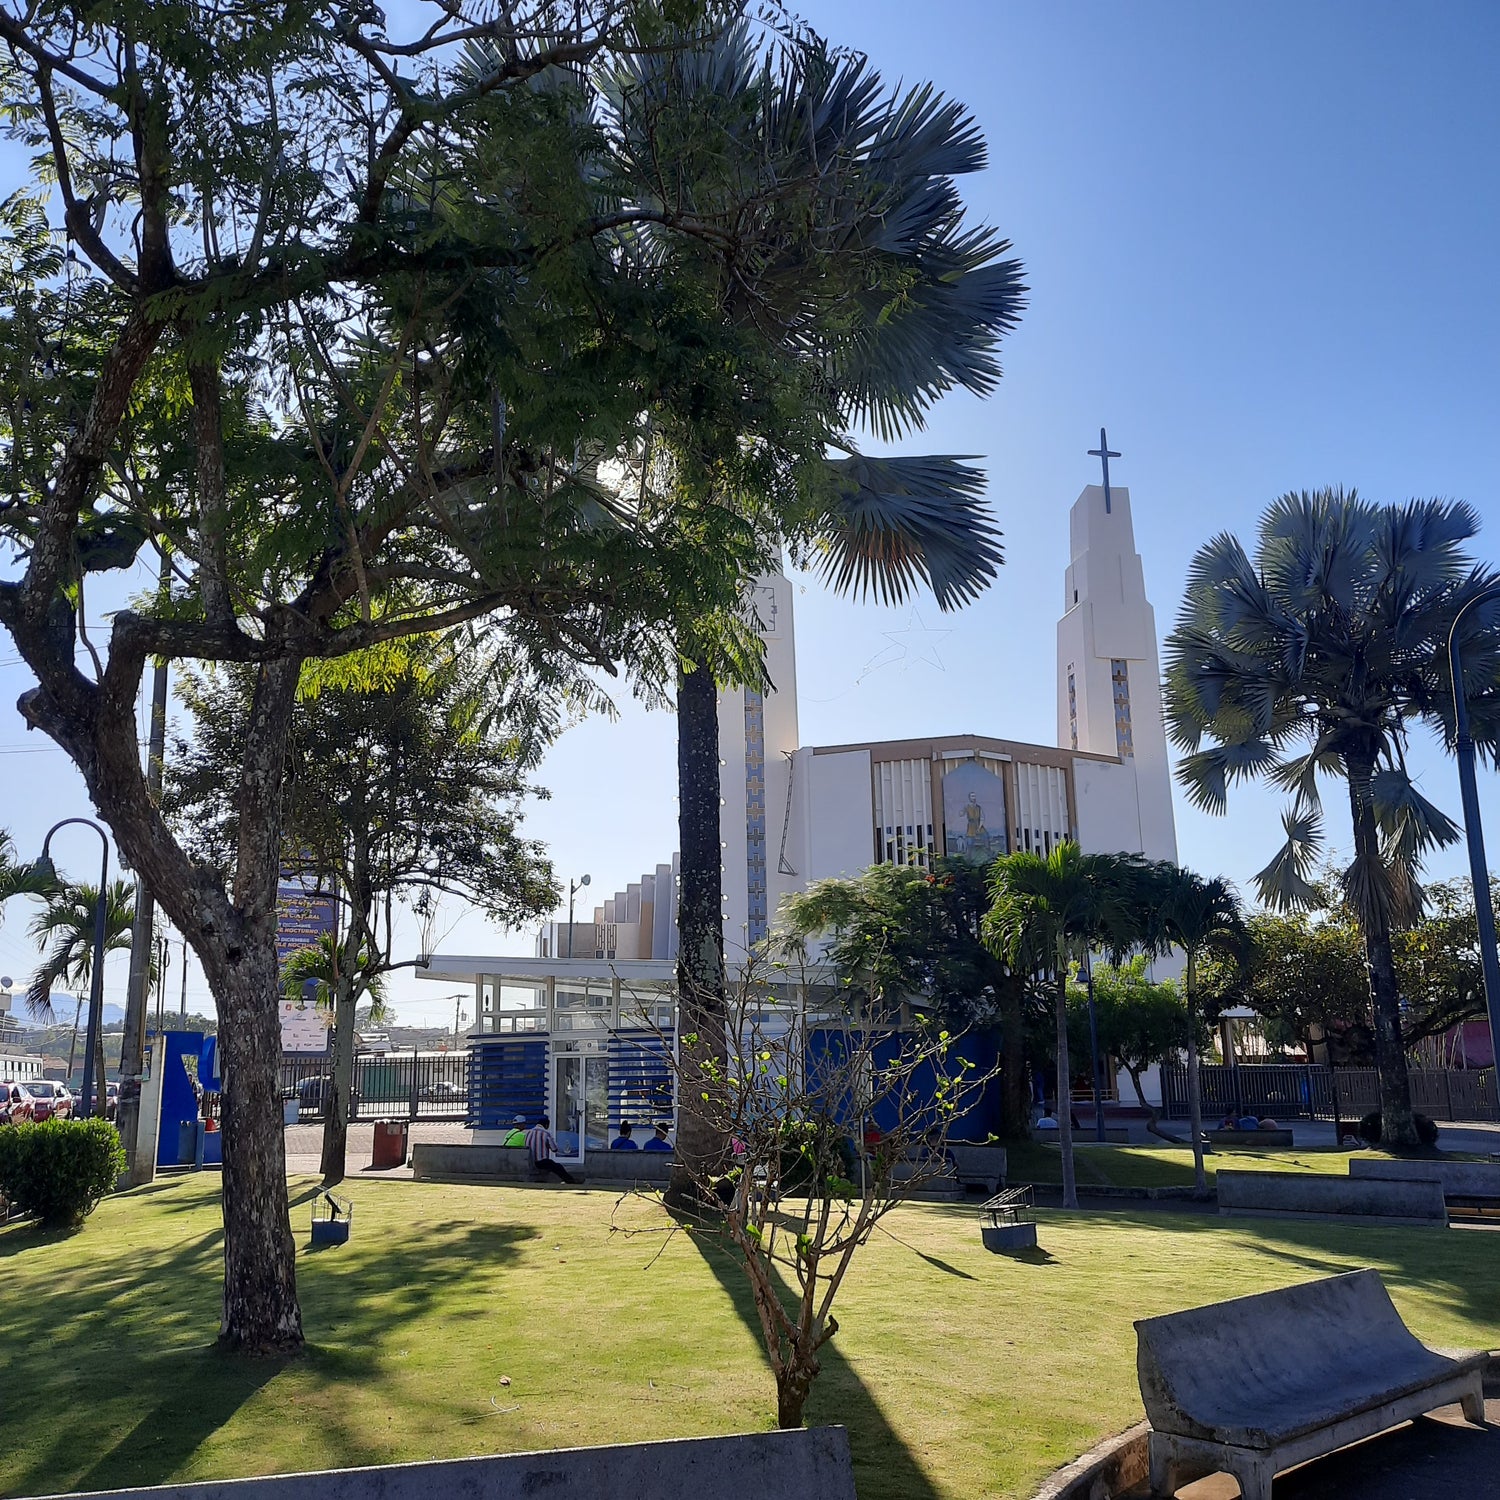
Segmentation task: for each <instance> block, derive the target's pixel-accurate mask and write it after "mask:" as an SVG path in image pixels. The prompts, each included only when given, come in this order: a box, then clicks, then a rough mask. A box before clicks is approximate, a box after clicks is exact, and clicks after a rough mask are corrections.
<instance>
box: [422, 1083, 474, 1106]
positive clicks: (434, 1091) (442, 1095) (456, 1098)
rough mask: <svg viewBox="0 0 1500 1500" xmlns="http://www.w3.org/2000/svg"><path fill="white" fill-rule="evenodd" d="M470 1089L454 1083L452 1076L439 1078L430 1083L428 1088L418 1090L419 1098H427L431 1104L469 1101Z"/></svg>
mask: <svg viewBox="0 0 1500 1500" xmlns="http://www.w3.org/2000/svg"><path fill="white" fill-rule="evenodd" d="M468 1097H469V1093H468V1090H467V1089H465V1088H463V1087H462V1086H461V1085H459V1084H456V1083H454V1081H453V1080H452V1079H451V1078H439V1079H438V1080H437V1081H436V1082H435V1083H429V1084H428V1085H427V1087H426V1088H424V1089H419V1090H418V1091H417V1098H418V1099H425V1100H427V1102H428V1103H429V1104H463V1103H466V1102H467V1101H468Z"/></svg>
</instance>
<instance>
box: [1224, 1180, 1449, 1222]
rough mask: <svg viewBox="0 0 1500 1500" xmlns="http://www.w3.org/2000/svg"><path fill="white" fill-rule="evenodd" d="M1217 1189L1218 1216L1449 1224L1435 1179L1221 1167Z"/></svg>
mask: <svg viewBox="0 0 1500 1500" xmlns="http://www.w3.org/2000/svg"><path fill="white" fill-rule="evenodd" d="M1218 1190H1219V1212H1220V1213H1221V1214H1225V1215H1235V1214H1245V1215H1261V1216H1264V1217H1271V1218H1283V1219H1341V1220H1347V1221H1350V1222H1360V1223H1367V1224H1368V1223H1380V1224H1423V1225H1431V1226H1434V1227H1436V1228H1439V1229H1446V1228H1447V1226H1448V1210H1447V1207H1446V1205H1445V1204H1444V1202H1443V1189H1442V1186H1441V1184H1439V1183H1436V1182H1430V1181H1429V1182H1404V1181H1385V1180H1383V1179H1380V1178H1373V1177H1334V1176H1332V1175H1328V1174H1324V1173H1321V1172H1240V1171H1232V1170H1228V1169H1225V1168H1220V1170H1219V1173H1218Z"/></svg>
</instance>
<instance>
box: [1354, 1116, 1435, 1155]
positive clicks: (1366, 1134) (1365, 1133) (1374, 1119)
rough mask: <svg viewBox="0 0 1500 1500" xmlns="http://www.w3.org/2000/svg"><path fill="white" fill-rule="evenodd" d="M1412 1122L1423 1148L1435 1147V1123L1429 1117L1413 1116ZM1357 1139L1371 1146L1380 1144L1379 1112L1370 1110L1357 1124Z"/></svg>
mask: <svg viewBox="0 0 1500 1500" xmlns="http://www.w3.org/2000/svg"><path fill="white" fill-rule="evenodd" d="M1412 1121H1413V1123H1414V1124H1415V1125H1416V1127H1417V1139H1418V1140H1419V1141H1420V1142H1421V1143H1422V1144H1423V1145H1424V1146H1436V1145H1437V1141H1438V1128H1437V1121H1436V1120H1434V1119H1433V1118H1432V1117H1431V1116H1430V1115H1419V1114H1413V1115H1412ZM1359 1138H1360V1139H1361V1140H1362V1141H1368V1142H1369V1143H1370V1145H1372V1146H1378V1145H1379V1144H1380V1111H1379V1110H1378V1109H1372V1110H1371V1111H1370V1113H1369V1114H1367V1115H1366V1116H1365V1117H1364V1119H1362V1120H1361V1121H1360V1122H1359Z"/></svg>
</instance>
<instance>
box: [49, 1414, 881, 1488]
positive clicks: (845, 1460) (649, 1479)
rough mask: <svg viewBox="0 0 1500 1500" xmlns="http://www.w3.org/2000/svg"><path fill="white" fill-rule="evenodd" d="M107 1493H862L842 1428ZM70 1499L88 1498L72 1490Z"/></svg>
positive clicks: (282, 1475) (201, 1481) (846, 1437)
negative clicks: (857, 1487)
mask: <svg viewBox="0 0 1500 1500" xmlns="http://www.w3.org/2000/svg"><path fill="white" fill-rule="evenodd" d="M93 1493H94V1494H95V1495H98V1496H109V1497H110V1500H432V1497H433V1496H434V1495H442V1496H445V1497H448V1500H528V1497H536V1496H539V1495H544V1496H556V1497H557V1500H573V1497H575V1496H588V1500H730V1497H731V1496H739V1495H755V1496H757V1497H758V1500H809V1497H813V1496H816V1497H817V1500H855V1497H854V1470H853V1467H852V1466H851V1464H850V1461H849V1436H848V1434H847V1433H846V1432H845V1431H844V1429H843V1428H842V1427H813V1428H807V1429H804V1430H803V1431H800V1432H751V1433H746V1434H744V1435H743V1436H736V1437H708V1438H683V1439H678V1440H676V1441H673V1442H663V1443H617V1444H614V1445H611V1446H609V1447H600V1448H558V1449H551V1450H544V1451H543V1452H540V1453H512V1454H503V1455H500V1456H498V1457H494V1458H458V1459H450V1460H447V1461H446V1462H438V1463H415V1464H382V1465H380V1466H379V1467H375V1468H365V1469H331V1470H327V1471H325V1472H323V1473H315V1474H276V1475H273V1476H271V1477H269V1478H265V1479H224V1480H199V1481H197V1482H195V1483H191V1484H170V1485H159V1486H155V1487H153V1488H150V1489H138V1490H96V1491H94V1492H93ZM71 1500H82V1497H80V1496H73V1497H71Z"/></svg>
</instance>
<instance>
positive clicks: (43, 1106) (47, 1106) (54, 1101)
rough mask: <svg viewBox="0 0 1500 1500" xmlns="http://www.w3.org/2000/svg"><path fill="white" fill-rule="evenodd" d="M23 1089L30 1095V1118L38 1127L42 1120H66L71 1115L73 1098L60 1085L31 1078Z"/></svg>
mask: <svg viewBox="0 0 1500 1500" xmlns="http://www.w3.org/2000/svg"><path fill="white" fill-rule="evenodd" d="M23 1087H24V1088H25V1090H26V1092H27V1093H28V1094H30V1095H31V1118H32V1119H33V1120H35V1121H36V1122H37V1124H38V1125H40V1124H41V1122H42V1121H43V1120H66V1119H67V1118H68V1117H69V1116H70V1115H71V1114H72V1113H73V1096H72V1095H71V1094H70V1093H69V1092H68V1091H67V1089H66V1088H64V1087H63V1085H62V1084H60V1083H53V1082H52V1081H51V1080H50V1079H46V1078H32V1079H28V1080H27V1082H26V1083H25V1084H24V1085H23Z"/></svg>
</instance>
